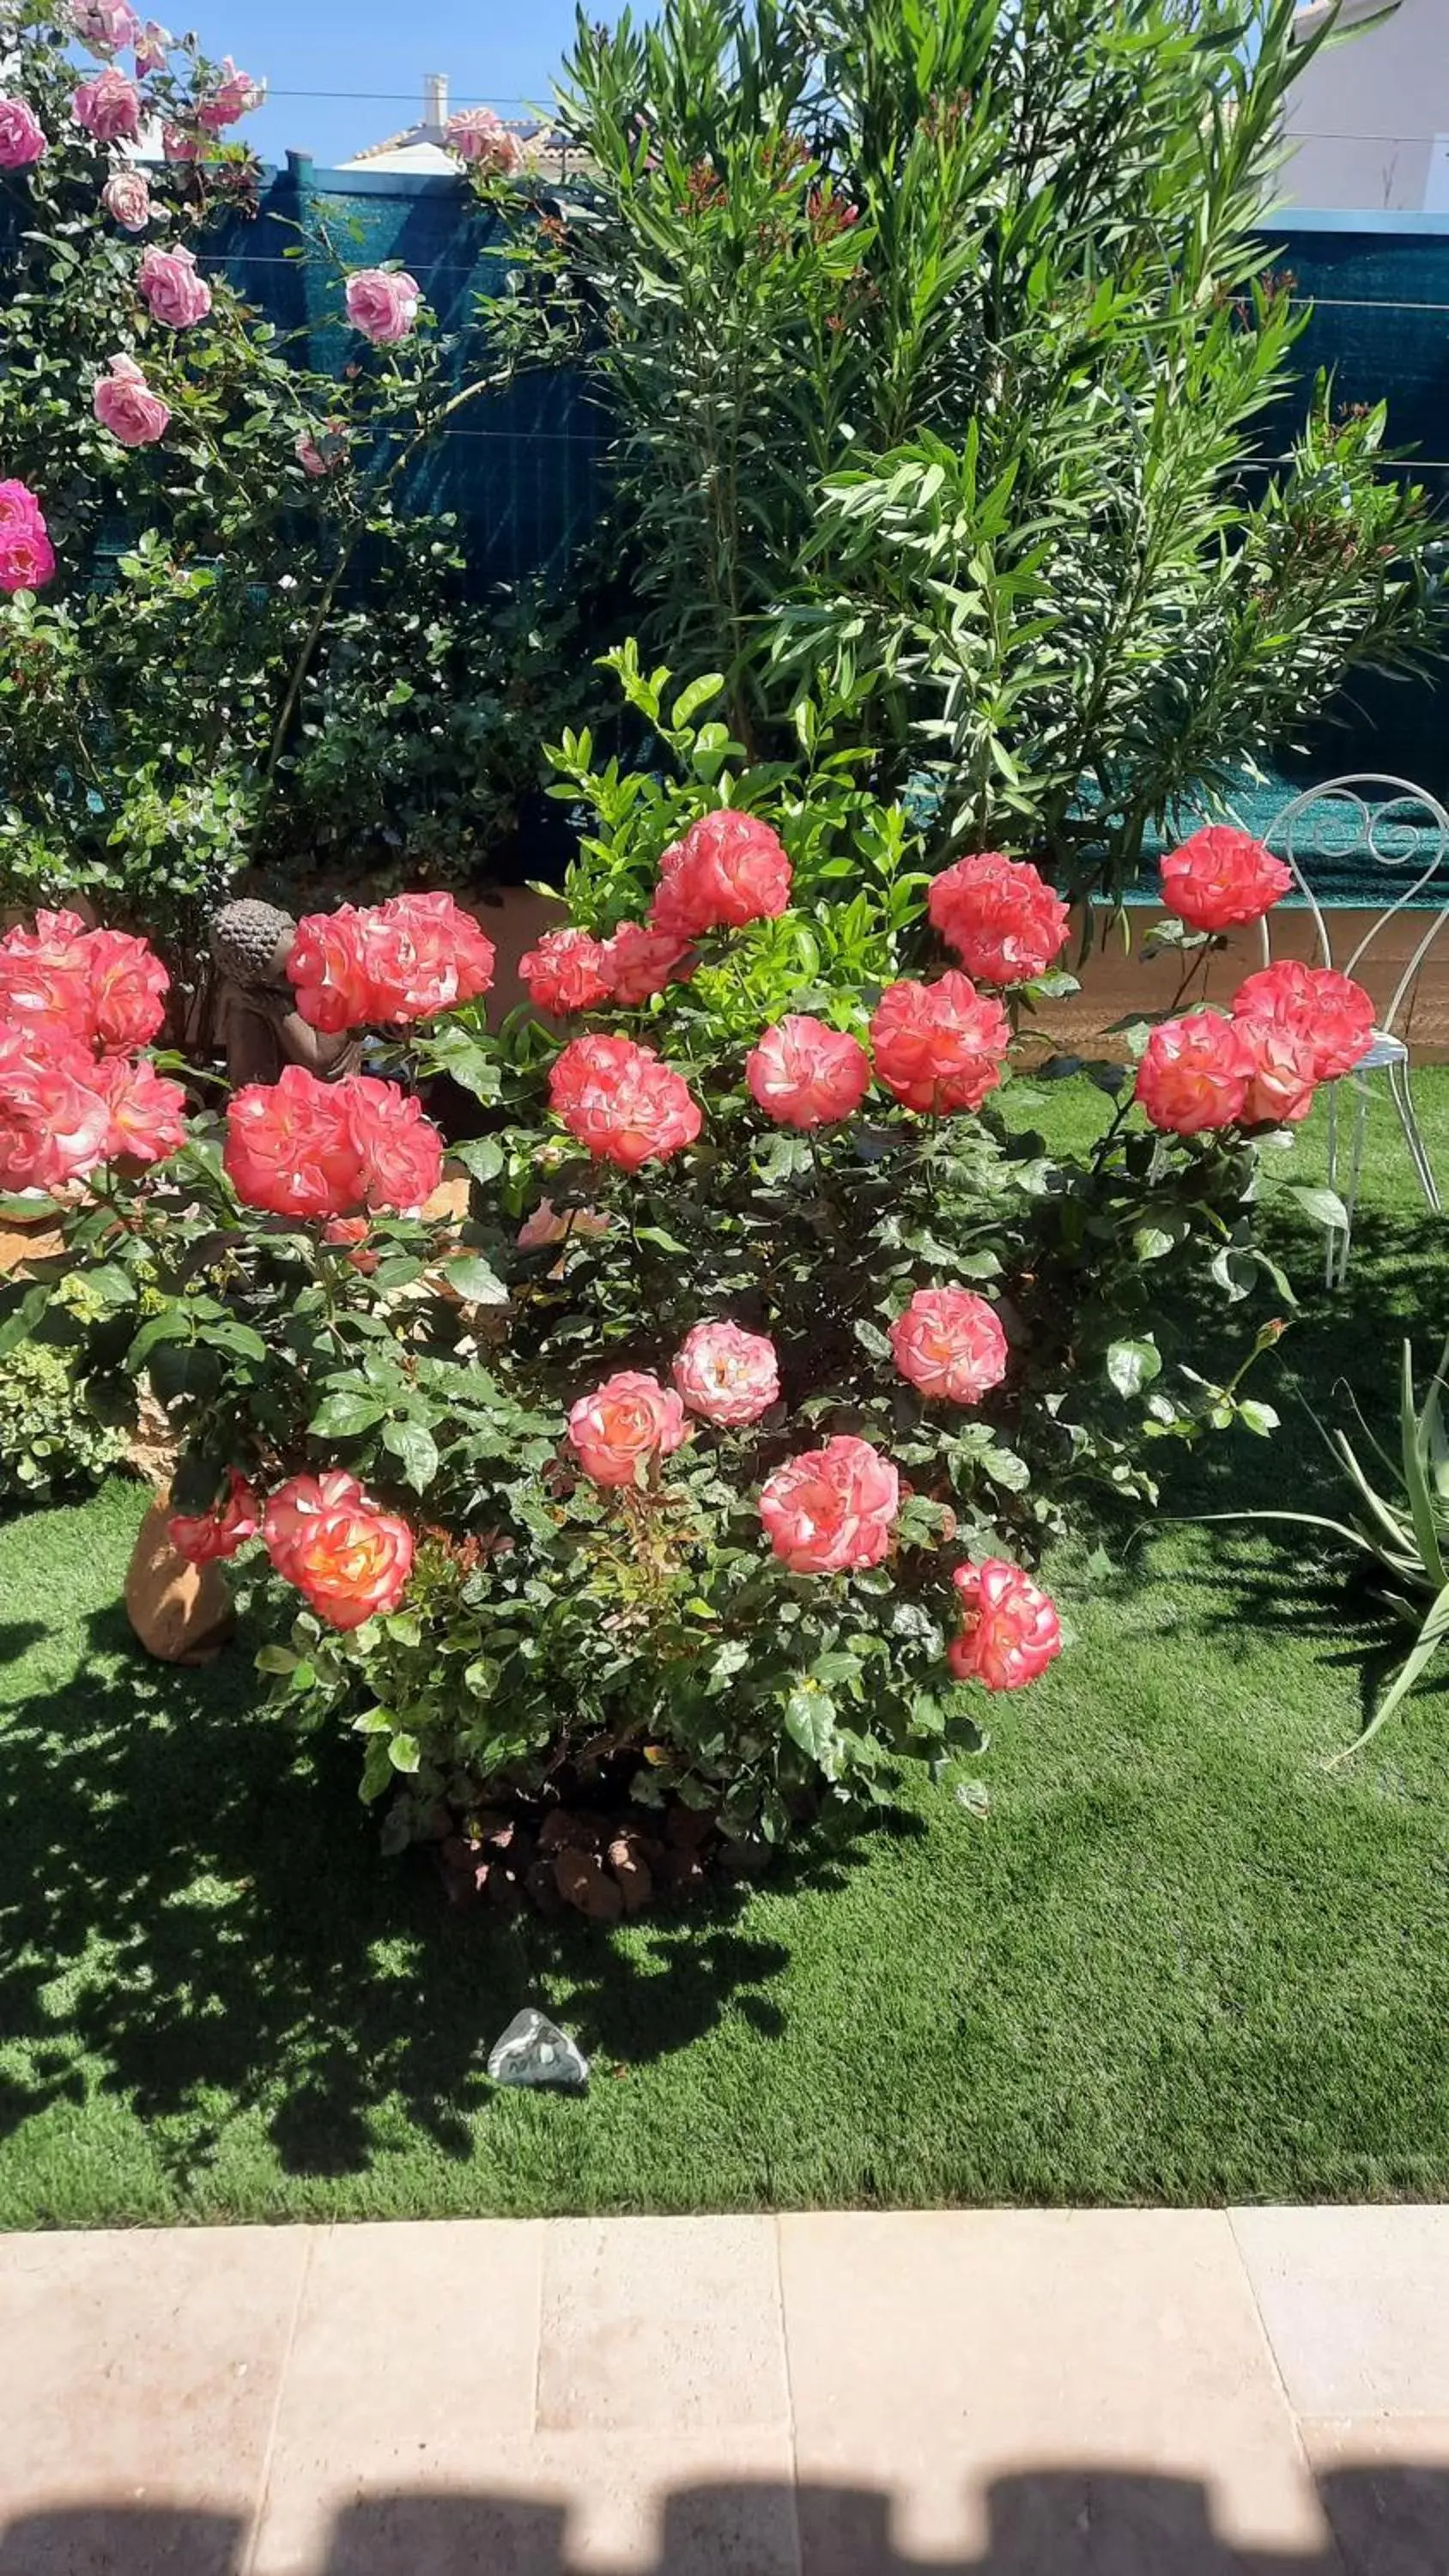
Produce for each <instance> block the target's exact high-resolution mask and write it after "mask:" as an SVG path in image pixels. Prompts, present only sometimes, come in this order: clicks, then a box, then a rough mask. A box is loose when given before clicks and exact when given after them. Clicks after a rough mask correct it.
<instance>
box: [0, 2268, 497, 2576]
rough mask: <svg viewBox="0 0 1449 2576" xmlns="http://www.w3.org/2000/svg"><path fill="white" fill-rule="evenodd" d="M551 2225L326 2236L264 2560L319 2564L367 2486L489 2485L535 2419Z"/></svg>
mask: <svg viewBox="0 0 1449 2576" xmlns="http://www.w3.org/2000/svg"><path fill="white" fill-rule="evenodd" d="M544 2235H545V2231H544V2229H543V2227H542V2226H540V2225H537V2224H533V2223H527V2224H525V2223H514V2222H510V2221H507V2220H487V2219H480V2220H476V2221H473V2220H460V2221H456V2222H453V2221H441V2222H438V2223H435V2224H428V2223H426V2222H411V2221H401V2222H394V2223H392V2224H389V2225H385V2226H383V2225H379V2226H365V2227H343V2228H338V2229H336V2230H334V2231H333V2233H331V2234H330V2235H328V2236H325V2237H324V2238H322V2239H321V2241H320V2242H319V2243H318V2246H317V2248H316V2252H315V2254H314V2257H313V2261H312V2264H311V2266H310V2269H309V2272H308V2277H307V2283H306V2288H305V2291H304V2294H303V2298H302V2304H301V2309H300V2313H299V2315H298V2319H297V2331H296V2335H295V2338H294V2340H293V2344H292V2351H291V2357H290V2360H289V2363H288V2367H287V2372H286V2377H285V2381H284V2383H283V2387H282V2394H281V2402H280V2405H279V2407H278V2410H277V2422H276V2431H275V2436H274V2440H273V2445H272V2460H271V2471H270V2475H269V2478H268V2485H267V2500H266V2511H265V2515H264V2520H263V2531H262V2542H261V2551H262V2553H263V2555H262V2559H261V2561H260V2562H259V2563H264V2564H265V2565H266V2566H267V2567H268V2569H269V2570H273V2569H281V2568H284V2567H285V2568H288V2569H292V2568H295V2569H296V2570H298V2576H302V2571H304V2570H305V2571H306V2576H312V2570H313V2569H314V2567H315V2568H318V2569H320V2568H321V2567H322V2566H323V2564H324V2559H323V2555H322V2549H321V2543H322V2540H323V2538H324V2536H325V2533H326V2531H327V2530H328V2528H329V2527H330V2524H331V2522H332V2520H333V2519H334V2517H335V2516H337V2515H339V2514H344V2513H345V2512H346V2511H347V2509H348V2508H349V2506H351V2505H352V2504H353V2503H354V2501H355V2500H356V2498H358V2497H359V2496H362V2495H364V2494H368V2495H378V2494H385V2493H388V2492H390V2491H392V2490H397V2491H399V2492H400V2493H405V2492H407V2491H409V2490H411V2489H414V2488H426V2487H429V2486H438V2485H442V2486H444V2487H448V2488H452V2487H456V2486H469V2485H474V2484H477V2485H479V2486H481V2487H483V2488H485V2489H486V2487H487V2483H488V2481H487V2477H486V2475H483V2476H480V2474H479V2473H480V2471H484V2470H486V2468H487V2465H488V2462H489V2460H490V2458H491V2457H492V2455H493V2453H494V2452H495V2451H496V2450H497V2448H498V2446H499V2445H501V2444H506V2443H508V2442H510V2441H514V2442H516V2441H517V2440H518V2439H519V2438H520V2437H522V2438H524V2439H526V2438H527V2437H528V2436H529V2435H530V2434H531V2432H532V2428H533V2408H534V2387H535V2381H536V2377H537V2371H538V2310H539V2284H540V2273H541V2265H542V2254H543V2244H544ZM442 2563H444V2564H446V2563H447V2562H446V2561H443V2562H442ZM508 2563H509V2562H508V2561H507V2559H506V2558H505V2559H504V2560H503V2561H502V2564H503V2565H505V2566H506V2565H507V2564H508ZM524 2563H527V2564H532V2562H531V2561H525V2562H524ZM0 2576H3V2570H0Z"/></svg>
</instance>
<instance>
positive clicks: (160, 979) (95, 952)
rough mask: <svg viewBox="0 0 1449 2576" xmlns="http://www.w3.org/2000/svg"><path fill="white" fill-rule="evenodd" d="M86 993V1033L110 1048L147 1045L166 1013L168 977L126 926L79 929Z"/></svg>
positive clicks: (147, 947)
mask: <svg viewBox="0 0 1449 2576" xmlns="http://www.w3.org/2000/svg"><path fill="white" fill-rule="evenodd" d="M81 945H82V948H83V950H84V953H85V966H86V977H87V982H88V986H89V997H90V1024H89V1027H88V1029H87V1032H86V1034H87V1036H88V1037H89V1038H90V1039H91V1041H92V1044H93V1045H95V1046H98V1047H101V1048H104V1049H105V1050H106V1051H107V1052H108V1053H114V1054H125V1053H129V1052H130V1050H131V1049H132V1048H133V1047H139V1046H146V1045H148V1044H149V1042H150V1040H151V1039H152V1038H154V1036H155V1035H156V1032H157V1030H158V1029H159V1028H160V1026H161V1023H162V1021H163V1020H164V1019H165V1017H166V996H167V993H168V992H169V991H170V989H171V978H170V976H169V975H168V974H167V972H166V969H165V967H164V966H163V965H162V963H161V960H160V958H159V957H158V956H157V954H156V951H155V949H154V948H152V947H151V946H150V945H149V943H148V942H147V941H146V940H144V939H137V938H135V937H133V935H132V933H131V932H130V931H129V930H88V931H86V932H84V933H83V934H82V940H81Z"/></svg>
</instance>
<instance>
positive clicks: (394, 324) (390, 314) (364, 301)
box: [347, 268, 423, 349]
mask: <svg viewBox="0 0 1449 2576" xmlns="http://www.w3.org/2000/svg"><path fill="white" fill-rule="evenodd" d="M422 300H423V290H422V288H421V287H420V286H419V284H418V281H417V279H416V278H415V277H409V275H408V273H407V270H406V269H405V268H358V269H354V271H353V273H352V275H351V277H349V279H348V281H347V319H348V321H349V322H350V323H351V324H352V326H353V328H354V330H357V331H360V332H361V333H362V334H363V337H364V338H365V339H368V340H371V341H372V342H373V343H374V345H375V346H376V347H378V348H379V349H386V348H391V347H392V345H393V344H394V342H396V341H398V340H406V339H407V338H408V337H409V336H410V334H411V333H412V331H413V329H414V327H415V325H416V323H417V318H418V307H419V305H420V304H421V303H422Z"/></svg>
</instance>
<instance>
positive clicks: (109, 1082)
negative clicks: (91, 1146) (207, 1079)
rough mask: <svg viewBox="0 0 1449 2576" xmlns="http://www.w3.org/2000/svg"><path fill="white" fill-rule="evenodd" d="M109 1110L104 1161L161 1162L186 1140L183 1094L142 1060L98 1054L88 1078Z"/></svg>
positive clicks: (184, 1096) (175, 1083)
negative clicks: (123, 1156) (139, 1061)
mask: <svg viewBox="0 0 1449 2576" xmlns="http://www.w3.org/2000/svg"><path fill="white" fill-rule="evenodd" d="M92 1078H93V1080H94V1082H95V1086H96V1088H97V1090H98V1091H99V1092H100V1094H101V1097H102V1099H103V1100H104V1101H105V1103H106V1106H107V1108H108V1109H109V1110H110V1113H111V1125H110V1133H109V1134H108V1136H107V1138H106V1160H107V1162H112V1161H114V1160H115V1159H116V1158H117V1157H118V1156H120V1155H125V1156H127V1157H128V1158H129V1160H130V1161H131V1162H133V1163H164V1162H165V1160H166V1157H167V1155H168V1154H174V1153H176V1152H178V1151H179V1149H180V1148H181V1146H183V1145H184V1144H185V1142H186V1094H185V1092H184V1091H183V1090H182V1088H181V1085H180V1083H179V1082H168V1081H167V1080H166V1077H165V1075H164V1074H160V1073H158V1072H157V1071H156V1068H155V1066H154V1065H151V1064H147V1063H145V1062H144V1060H143V1061H142V1062H141V1063H140V1064H132V1063H131V1062H130V1060H129V1058H128V1057H126V1056H123V1055H108V1056H103V1057H102V1059H101V1061H100V1063H99V1064H98V1065H97V1066H96V1069H95V1073H94V1076H93V1077H92Z"/></svg>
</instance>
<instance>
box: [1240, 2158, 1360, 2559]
mask: <svg viewBox="0 0 1449 2576" xmlns="http://www.w3.org/2000/svg"><path fill="white" fill-rule="evenodd" d="M1223 2216H1224V2217H1225V2219H1226V2220H1227V2223H1228V2235H1229V2237H1230V2239H1231V2241H1232V2248H1233V2252H1234V2253H1235V2254H1236V2256H1237V2258H1238V2269H1239V2271H1240V2272H1241V2273H1242V2276H1243V2279H1244V2281H1245V2283H1246V2284H1247V2291H1248V2298H1249V2301H1250V2303H1251V2306H1252V2310H1253V2316H1254V2318H1255V2320H1256V2323H1257V2328H1258V2333H1259V2335H1260V2336H1261V2338H1262V2343H1263V2349H1264V2351H1265V2352H1266V2354H1267V2356H1268V2367H1269V2369H1270V2370H1271V2372H1272V2374H1273V2377H1274V2379H1275V2381H1276V2382H1277V2387H1278V2393H1279V2395H1280V2396H1281V2398H1282V2400H1283V2405H1284V2408H1285V2411H1286V2413H1287V2417H1288V2422H1289V2425H1290V2426H1291V2428H1292V2434H1293V2446H1294V2449H1295V2450H1296V2451H1297V2454H1298V2465H1299V2468H1300V2469H1301V2471H1302V2473H1303V2484H1304V2487H1305V2489H1306V2491H1307V2492H1308V2493H1309V2494H1310V2495H1312V2496H1314V2497H1315V2498H1316V2499H1317V2503H1318V2510H1319V2512H1320V2514H1321V2515H1322V2516H1323V2526H1324V2529H1325V2530H1326V2532H1327V2533H1328V2547H1329V2554H1330V2558H1331V2561H1332V2564H1333V2566H1334V2567H1336V2568H1337V2569H1338V2570H1339V2571H1340V2576H1350V2570H1349V2568H1348V2566H1347V2563H1346V2561H1345V2559H1344V2555H1343V2552H1342V2550H1341V2549H1340V2548H1339V2545H1338V2534H1337V2532H1336V2531H1335V2530H1334V2528H1333V2525H1332V2523H1331V2522H1330V2520H1329V2518H1328V2508H1327V2506H1326V2505H1325V2504H1324V2501H1323V2495H1322V2491H1321V2489H1320V2487H1319V2483H1318V2479H1317V2477H1316V2475H1315V2474H1314V2468H1313V2462H1312V2460H1311V2459H1310V2458H1309V2456H1308V2445H1307V2443H1306V2442H1305V2440H1304V2438H1303V2425H1302V2421H1301V2419H1300V2417H1299V2413H1298V2409H1297V2407H1296V2406H1295V2405H1294V2403H1293V2400H1292V2398H1291V2397H1290V2396H1289V2394H1288V2382H1287V2380H1286V2379H1285V2377H1284V2375H1283V2364H1282V2362H1281V2361H1280V2360H1279V2358H1278V2347H1277V2345H1276V2344H1275V2343H1274V2341H1273V2337H1272V2333H1271V2331H1270V2329H1269V2325H1268V2320H1267V2318H1266V2317H1265V2316H1264V2314H1263V2303H1262V2301H1261V2299H1260V2298H1259V2296H1258V2284H1257V2282H1256V2281H1255V2280H1254V2278H1253V2272H1252V2266H1251V2265H1250V2263H1249V2261H1248V2258H1247V2255H1246V2254H1245V2253H1244V2251H1243V2244H1242V2239H1241V2237H1240V2236H1239V2234H1238V2213H1237V2211H1236V2210H1235V2209H1233V2208H1228V2209H1225V2210H1224V2212H1223Z"/></svg>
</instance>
